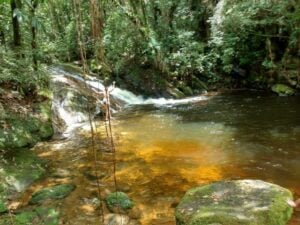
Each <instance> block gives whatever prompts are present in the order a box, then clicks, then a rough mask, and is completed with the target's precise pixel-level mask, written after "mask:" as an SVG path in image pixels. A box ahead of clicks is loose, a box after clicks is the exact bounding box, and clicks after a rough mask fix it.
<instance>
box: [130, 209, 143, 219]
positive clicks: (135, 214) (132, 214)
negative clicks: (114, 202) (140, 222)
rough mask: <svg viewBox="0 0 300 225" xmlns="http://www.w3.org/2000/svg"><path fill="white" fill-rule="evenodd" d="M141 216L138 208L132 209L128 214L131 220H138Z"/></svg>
mask: <svg viewBox="0 0 300 225" xmlns="http://www.w3.org/2000/svg"><path fill="white" fill-rule="evenodd" d="M141 215H142V212H141V210H140V209H139V208H137V207H134V208H132V209H131V210H129V212H128V216H129V217H130V218H132V219H140V218H141Z"/></svg>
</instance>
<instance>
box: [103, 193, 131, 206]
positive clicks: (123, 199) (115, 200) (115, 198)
mask: <svg viewBox="0 0 300 225" xmlns="http://www.w3.org/2000/svg"><path fill="white" fill-rule="evenodd" d="M106 203H107V206H108V208H109V209H111V210H112V209H113V208H114V207H120V208H121V209H123V210H126V209H131V208H133V206H134V203H133V202H132V201H131V200H130V198H129V197H128V196H127V194H125V193H124V192H114V193H111V194H109V195H108V196H107V198H106Z"/></svg>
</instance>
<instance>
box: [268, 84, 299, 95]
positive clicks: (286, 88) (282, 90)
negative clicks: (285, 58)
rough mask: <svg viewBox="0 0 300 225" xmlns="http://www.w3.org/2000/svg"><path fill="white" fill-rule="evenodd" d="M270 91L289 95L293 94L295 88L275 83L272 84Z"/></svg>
mask: <svg viewBox="0 0 300 225" xmlns="http://www.w3.org/2000/svg"><path fill="white" fill-rule="evenodd" d="M272 91H273V92H275V93H276V94H278V95H279V96H289V95H294V94H295V90H294V89H293V88H291V87H289V86H287V85H285V84H275V85H273V86H272Z"/></svg>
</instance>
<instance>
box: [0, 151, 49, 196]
mask: <svg viewBox="0 0 300 225" xmlns="http://www.w3.org/2000/svg"><path fill="white" fill-rule="evenodd" d="M5 159H6V162H5V163H3V164H2V173H1V174H0V180H3V181H4V180H5V183H6V184H7V186H8V188H9V189H13V190H16V191H18V192H20V191H23V190H24V189H25V188H27V187H28V185H30V184H32V183H33V182H35V181H36V180H38V179H40V178H41V177H43V175H44V174H45V169H44V168H43V166H44V163H45V162H44V161H43V160H41V159H40V158H38V157H37V156H36V155H35V154H33V152H32V151H29V150H27V149H19V150H14V151H9V152H8V153H7V154H6V155H5ZM6 189H7V188H6Z"/></svg>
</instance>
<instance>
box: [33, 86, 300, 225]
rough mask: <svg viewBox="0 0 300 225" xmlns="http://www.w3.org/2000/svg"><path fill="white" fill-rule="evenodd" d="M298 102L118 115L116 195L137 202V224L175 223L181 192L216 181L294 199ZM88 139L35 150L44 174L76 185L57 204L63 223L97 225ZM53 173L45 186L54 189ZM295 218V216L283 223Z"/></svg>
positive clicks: (256, 99) (244, 102) (253, 96)
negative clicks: (286, 193)
mask: <svg viewBox="0 0 300 225" xmlns="http://www.w3.org/2000/svg"><path fill="white" fill-rule="evenodd" d="M299 100H300V98H299V97H288V98H279V97H276V96H273V95H266V94H263V93H257V92H254V93H250V94H249V93H241V92H238V93H233V94H225V95H222V96H215V97H214V98H211V99H210V100H208V101H202V102H197V103H193V104H189V105H176V106H174V107H164V108H159V107H157V106H151V105H146V106H136V107H133V108H127V109H125V110H124V111H123V112H121V113H119V114H118V116H116V117H115V118H114V120H113V124H114V134H115V140H116V143H117V171H116V175H117V181H118V189H119V190H121V191H124V192H126V193H128V195H129V196H130V197H131V198H132V199H133V200H134V201H135V203H136V204H135V210H137V211H135V212H130V216H131V217H132V218H137V219H138V220H139V221H140V222H141V223H142V224H143V225H144V224H145V225H148V224H153V225H175V219H174V208H175V207H176V205H177V204H178V202H179V200H180V198H181V197H182V196H183V194H184V193H185V191H186V190H187V189H189V188H191V187H193V186H196V185H200V184H205V183H209V182H212V181H216V180H221V179H240V178H252V179H262V180H265V181H270V182H274V183H276V184H279V185H282V186H284V187H286V188H290V189H291V190H292V191H293V192H294V193H295V195H296V196H299V195H300V183H299V177H300V155H299V150H300V147H299V141H300V117H299V116H298V115H299V112H300V105H299ZM102 128H103V127H102ZM98 132H99V133H100V134H99V135H100V136H101V138H102V141H97V149H102V150H105V153H103V154H102V156H101V157H102V158H104V162H106V163H103V162H102V163H101V165H100V164H99V169H100V168H101V169H100V176H101V178H102V180H101V182H102V183H101V185H102V186H101V187H102V188H103V194H104V195H105V193H106V192H108V191H113V190H114V188H113V179H112V176H111V174H112V167H111V164H110V163H109V161H110V159H111V155H110V154H109V152H108V150H109V149H106V146H107V143H106V142H105V141H104V140H103V138H104V137H105V129H102V130H101V129H99V130H98ZM88 137H89V133H88V130H85V131H84V130H83V131H82V132H81V133H78V134H76V135H73V137H72V138H71V139H69V140H65V141H57V142H53V143H48V146H47V145H42V146H40V148H37V152H39V153H40V155H41V156H43V157H45V158H49V159H51V160H52V164H51V165H49V167H50V168H62V169H64V170H67V172H68V173H70V175H69V176H68V180H69V181H71V182H74V183H76V184H77V189H76V190H75V192H74V193H72V195H71V196H70V197H69V198H67V199H65V200H63V201H62V203H61V204H62V205H63V206H64V207H63V209H62V213H61V216H62V218H63V223H62V224H72V225H76V224H78V225H81V224H82V225H83V224H99V216H98V210H97V207H96V206H95V205H93V203H92V202H93V201H92V200H93V199H94V198H95V197H96V196H97V192H96V182H95V174H94V173H93V172H94V165H93V155H92V154H89V153H91V142H90V140H89V139H88ZM47 148H49V150H46V151H45V149H47ZM49 152H51V154H49ZM99 154H100V153H99ZM53 174H55V171H53ZM53 174H52V177H50V178H49V179H48V182H52V183H53V179H54V178H53V177H54V175H53ZM55 179H57V178H55ZM55 181H57V180H55ZM58 182H60V180H58ZM44 183H47V181H44ZM39 185H41V184H39ZM299 220H300V215H299V213H296V214H295V216H294V218H293V221H292V222H291V223H290V225H296V224H299Z"/></svg>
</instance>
